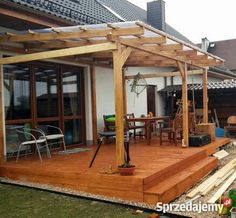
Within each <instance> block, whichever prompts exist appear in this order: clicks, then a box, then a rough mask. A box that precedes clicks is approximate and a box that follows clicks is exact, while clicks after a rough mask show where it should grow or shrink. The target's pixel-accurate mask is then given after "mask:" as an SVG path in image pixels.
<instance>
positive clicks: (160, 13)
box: [147, 0, 166, 32]
mask: <svg viewBox="0 0 236 218" xmlns="http://www.w3.org/2000/svg"><path fill="white" fill-rule="evenodd" d="M147 22H148V23H149V24H150V25H151V26H153V27H154V28H157V29H159V30H161V31H164V32H165V31H166V19H165V2H164V1H163V0H155V1H152V2H148V3H147Z"/></svg>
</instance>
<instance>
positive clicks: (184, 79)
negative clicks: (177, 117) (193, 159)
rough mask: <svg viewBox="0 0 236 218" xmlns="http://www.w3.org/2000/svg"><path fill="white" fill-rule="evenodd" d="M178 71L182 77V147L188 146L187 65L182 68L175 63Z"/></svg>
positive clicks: (178, 63) (180, 64) (179, 64)
mask: <svg viewBox="0 0 236 218" xmlns="http://www.w3.org/2000/svg"><path fill="white" fill-rule="evenodd" d="M177 65H178V67H179V71H180V73H181V76H182V101H183V110H182V111H183V143H182V147H188V146H189V126H188V86H187V83H188V75H187V72H188V68H187V64H186V63H184V68H183V65H182V63H180V62H177Z"/></svg>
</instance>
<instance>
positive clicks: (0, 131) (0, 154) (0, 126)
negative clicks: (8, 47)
mask: <svg viewBox="0 0 236 218" xmlns="http://www.w3.org/2000/svg"><path fill="white" fill-rule="evenodd" d="M0 57H2V55H0ZM3 81H4V79H3V65H0V165H1V164H2V163H3V162H4V143H5V142H4V141H5V140H4V137H5V136H4V134H5V133H4V129H5V125H4V124H5V118H4V117H3V116H4V111H3V110H4V109H3V108H4V102H3V94H4V93H3Z"/></svg>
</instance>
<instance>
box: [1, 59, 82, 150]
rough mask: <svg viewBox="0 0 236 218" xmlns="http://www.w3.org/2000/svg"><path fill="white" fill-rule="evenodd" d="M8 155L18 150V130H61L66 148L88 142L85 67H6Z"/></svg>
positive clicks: (34, 65) (5, 94) (5, 101)
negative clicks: (37, 127)
mask: <svg viewBox="0 0 236 218" xmlns="http://www.w3.org/2000/svg"><path fill="white" fill-rule="evenodd" d="M4 99H5V100H4V109H5V116H6V143H7V152H8V153H9V154H10V153H14V152H13V151H15V150H16V147H17V143H16V142H17V135H16V129H17V128H19V127H23V126H27V127H31V128H34V127H36V126H37V125H47V124H49V125H54V126H58V127H60V128H61V129H62V130H63V132H64V134H65V140H66V145H67V146H69V145H80V144H82V143H85V131H84V129H85V121H84V119H85V111H84V88H83V68H79V67H66V66H60V65H55V64H45V63H32V64H24V65H21V64H17V65H4Z"/></svg>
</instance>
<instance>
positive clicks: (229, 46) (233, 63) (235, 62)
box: [207, 39, 236, 73]
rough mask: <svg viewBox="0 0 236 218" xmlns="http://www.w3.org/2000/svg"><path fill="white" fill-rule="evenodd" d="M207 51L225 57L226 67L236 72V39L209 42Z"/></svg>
mask: <svg viewBox="0 0 236 218" xmlns="http://www.w3.org/2000/svg"><path fill="white" fill-rule="evenodd" d="M207 51H208V52H210V53H212V54H214V55H217V56H220V57H221V58H223V59H225V67H227V68H228V69H229V70H231V71H232V72H234V73H236V39H229V40H222V41H216V42H209V46H208V49H207Z"/></svg>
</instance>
